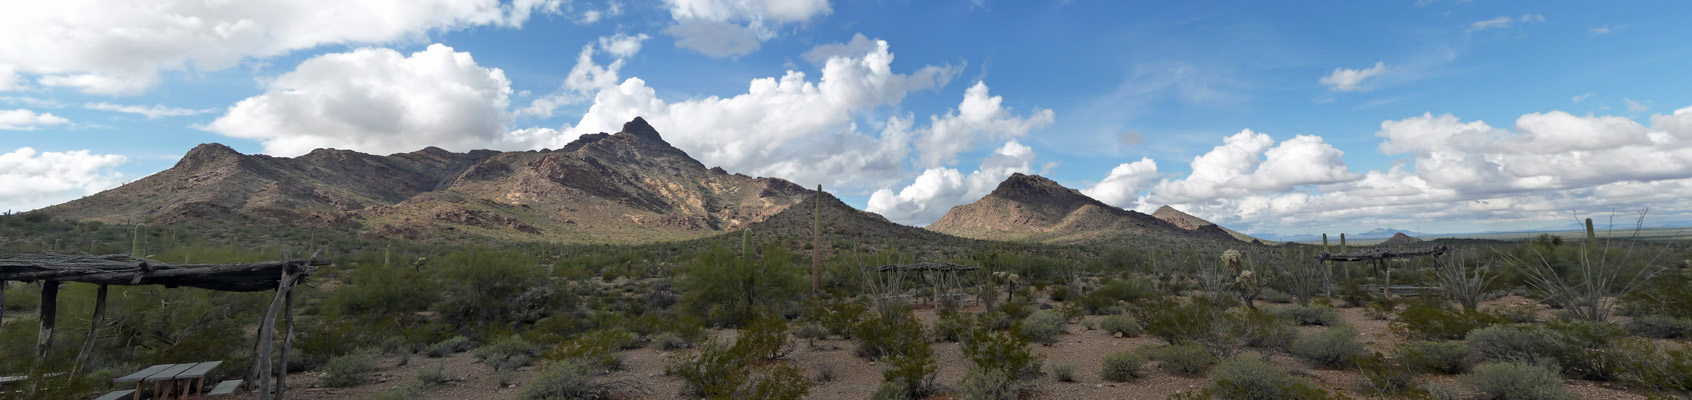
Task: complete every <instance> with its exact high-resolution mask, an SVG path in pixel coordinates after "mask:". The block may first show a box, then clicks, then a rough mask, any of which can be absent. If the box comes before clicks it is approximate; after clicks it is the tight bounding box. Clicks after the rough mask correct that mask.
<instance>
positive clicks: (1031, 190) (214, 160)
mask: <svg viewBox="0 0 1692 400" xmlns="http://www.w3.org/2000/svg"><path fill="white" fill-rule="evenodd" d="M817 196H822V199H821V200H822V202H821V209H822V212H823V216H822V220H823V227H824V228H823V229H824V233H825V234H826V235H829V236H834V237H842V236H844V237H862V238H890V239H907V240H918V241H924V242H931V243H958V242H966V241H970V239H985V240H1006V241H1025V242H1063V243H1069V242H1097V241H1107V240H1124V239H1144V240H1152V241H1172V240H1173V241H1185V240H1222V241H1230V242H1233V241H1237V240H1247V241H1249V240H1250V238H1249V237H1248V236H1244V235H1241V234H1239V233H1237V232H1233V231H1230V230H1228V229H1226V228H1223V227H1220V226H1216V225H1215V224H1212V223H1210V222H1207V221H1204V220H1202V219H1198V218H1196V217H1192V216H1191V215H1187V214H1185V213H1181V212H1180V211H1177V210H1174V209H1173V208H1168V209H1167V210H1159V213H1160V215H1156V216H1153V215H1146V214H1142V213H1138V212H1134V211H1130V210H1124V209H1121V208H1117V207H1113V206H1109V205H1106V204H1104V203H1101V202H1099V201H1098V200H1094V199H1092V198H1090V197H1087V196H1085V195H1083V194H1081V193H1080V192H1079V191H1076V190H1074V189H1070V188H1065V187H1063V186H1061V185H1058V184H1057V183H1056V182H1052V181H1051V180H1049V179H1046V178H1043V177H1039V176H1035V175H1023V174H1016V175H1013V176H1011V177H1010V178H1009V179H1006V180H1005V181H1004V182H1003V183H1001V184H1000V185H999V187H998V188H997V189H996V190H994V191H993V192H992V193H991V194H988V195H987V196H985V197H983V198H982V199H981V200H979V201H977V202H975V203H974V204H969V205H963V206H958V207H956V208H953V209H952V210H951V212H949V213H947V215H946V216H945V217H944V218H941V219H940V221H938V222H935V223H934V224H933V225H930V226H929V227H927V229H923V228H916V227H910V226H905V225H900V224H896V223H893V222H891V221H888V220H887V219H886V218H883V217H881V216H880V215H876V214H874V213H870V212H867V211H861V210H857V209H855V208H852V207H851V206H849V205H847V204H845V203H843V202H841V201H840V200H839V199H836V198H835V197H834V196H831V195H828V194H827V193H819V192H817V191H815V190H811V189H807V188H804V187H800V186H799V185H797V184H794V183H792V182H789V181H786V180H783V179H779V178H754V177H750V176H746V175H741V174H736V173H729V172H727V171H724V170H723V169H722V168H707V167H706V166H705V165H704V164H702V163H700V162H699V161H698V160H695V159H693V158H692V157H690V156H689V155H688V154H687V153H686V152H684V151H682V150H680V149H677V148H675V147H673V146H671V145H670V144H669V143H668V142H666V141H664V139H663V137H662V136H660V135H659V133H658V131H657V130H656V129H654V128H653V127H652V126H651V125H648V124H647V123H646V121H645V120H643V119H641V118H635V119H634V120H632V121H629V122H628V123H626V124H624V125H623V129H622V131H620V132H617V133H598V134H590V135H583V136H582V137H581V138H579V139H577V140H576V141H574V142H571V143H570V144H568V145H565V146H564V148H561V149H556V150H540V151H513V152H500V151H492V150H476V151H470V152H466V153H455V152H450V151H446V150H442V149H439V148H435V147H430V148H425V149H423V150H419V151H415V152H410V153H399V154H391V155H387V156H377V155H370V154H364V153H359V152H356V151H349V150H335V149H318V150H314V151H312V152H310V153H308V154H306V155H302V156H299V157H292V158H286V157H272V156H266V155H247V154H241V153H239V152H236V151H235V150H233V149H230V148H229V147H227V146H224V145H221V144H215V143H210V144H202V145H200V146H197V147H195V148H194V149H193V150H190V151H189V152H188V153H187V154H186V155H184V156H183V157H182V159H181V160H180V161H178V162H177V163H176V165H175V166H173V167H171V168H170V169H167V170H164V171H161V172H159V173H157V174H153V175H151V176H148V177H145V178H142V179H140V180H137V181H134V182H131V183H129V184H126V185H123V186H120V187H117V188H114V189H111V190H107V191H104V192H101V193H97V194H94V195H91V196H88V197H85V198H82V199H78V200H74V201H71V202H67V203H64V204H59V205H55V206H51V207H47V208H44V209H42V210H40V211H38V212H41V213H46V214H50V215H53V216H56V217H60V218H68V219H75V220H93V221H103V222H108V223H119V224H131V223H148V224H164V225H169V224H218V225H224V226H263V225H265V224H280V225H287V226H294V227H306V228H330V229H337V230H351V231H354V232H357V233H358V234H359V235H362V236H366V237H373V238H394V239H412V240H449V241H451V240H510V241H552V242H568V243H651V242H660V241H678V240H689V239H696V238H703V237H708V236H713V235H719V234H722V233H726V232H731V231H738V230H741V229H746V228H752V229H754V230H755V231H757V232H759V233H760V234H763V233H770V234H776V235H785V236H793V237H809V236H810V232H811V225H812V221H813V220H814V209H815V208H816V203H815V201H816V200H817ZM966 238H967V239H966ZM1236 238H1238V239H1236Z"/></svg>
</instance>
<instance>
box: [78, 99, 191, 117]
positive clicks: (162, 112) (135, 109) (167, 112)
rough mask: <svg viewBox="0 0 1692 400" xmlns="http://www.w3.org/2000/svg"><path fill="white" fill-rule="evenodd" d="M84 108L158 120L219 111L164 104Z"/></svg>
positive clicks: (108, 105) (87, 105)
mask: <svg viewBox="0 0 1692 400" xmlns="http://www.w3.org/2000/svg"><path fill="white" fill-rule="evenodd" d="M82 108H86V109H90V110H100V111H111V112H120V113H128V114H136V115H140V116H144V117H147V119H158V118H161V117H185V116H189V115H198V114H205V113H209V112H216V111H217V110H210V109H206V110H194V109H187V108H180V107H167V106H165V105H163V104H154V105H153V106H152V107H146V106H136V105H124V104H112V103H106V102H98V103H85V104H83V105H82Z"/></svg>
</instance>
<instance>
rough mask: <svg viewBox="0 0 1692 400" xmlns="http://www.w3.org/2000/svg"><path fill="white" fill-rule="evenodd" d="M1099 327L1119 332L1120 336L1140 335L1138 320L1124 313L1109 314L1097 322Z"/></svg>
mask: <svg viewBox="0 0 1692 400" xmlns="http://www.w3.org/2000/svg"><path fill="white" fill-rule="evenodd" d="M1099 328H1100V329H1104V331H1105V332H1110V333H1120V334H1122V337H1136V336H1140V321H1135V320H1134V317H1130V316H1126V315H1111V316H1107V317H1104V320H1103V321H1100V322H1099Z"/></svg>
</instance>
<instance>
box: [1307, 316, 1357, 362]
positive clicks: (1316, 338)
mask: <svg viewBox="0 0 1692 400" xmlns="http://www.w3.org/2000/svg"><path fill="white" fill-rule="evenodd" d="M1291 350H1292V353H1293V355H1296V356H1298V358H1302V359H1304V360H1305V361H1309V362H1310V363H1312V364H1315V365H1316V366H1317V367H1322V368H1344V367H1349V366H1352V365H1353V364H1355V361H1356V360H1355V358H1356V357H1358V356H1360V355H1362V354H1363V344H1362V343H1358V342H1357V330H1355V329H1352V328H1351V327H1348V326H1341V327H1334V328H1328V329H1323V330H1322V331H1320V332H1316V333H1312V334H1309V335H1304V336H1300V337H1299V338H1298V339H1297V340H1294V341H1293V344H1292V348H1291Z"/></svg>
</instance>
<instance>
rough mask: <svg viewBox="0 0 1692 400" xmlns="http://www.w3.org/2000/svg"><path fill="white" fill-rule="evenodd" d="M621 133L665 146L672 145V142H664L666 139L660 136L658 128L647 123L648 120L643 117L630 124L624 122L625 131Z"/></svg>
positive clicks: (631, 121) (636, 118)
mask: <svg viewBox="0 0 1692 400" xmlns="http://www.w3.org/2000/svg"><path fill="white" fill-rule="evenodd" d="M619 133H627V134H630V135H634V137H638V138H641V139H646V140H651V141H654V142H658V143H662V144H664V145H665V146H669V145H670V142H666V141H664V137H663V136H662V135H659V134H658V129H657V128H653V127H652V124H648V123H646V119H645V118H641V117H635V118H634V119H633V120H630V121H629V122H624V123H623V131H622V132H619Z"/></svg>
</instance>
